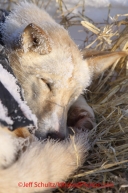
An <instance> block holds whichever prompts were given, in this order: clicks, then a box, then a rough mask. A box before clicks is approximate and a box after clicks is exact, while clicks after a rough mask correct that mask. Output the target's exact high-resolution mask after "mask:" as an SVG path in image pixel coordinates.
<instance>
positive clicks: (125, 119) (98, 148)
mask: <svg viewBox="0 0 128 193" xmlns="http://www.w3.org/2000/svg"><path fill="white" fill-rule="evenodd" d="M3 2H4V3H3V4H2V3H1V4H2V5H1V7H2V6H3V7H5V6H6V7H7V8H10V7H11V6H12V3H13V2H14V1H13V0H12V1H11V0H10V1H6V2H5V1H3ZM33 2H34V3H36V4H37V5H39V6H40V7H41V6H43V7H44V8H45V9H48V8H49V6H50V4H51V3H53V2H54V5H57V7H58V9H57V15H59V17H58V18H59V19H60V20H61V21H60V23H61V24H63V25H64V27H65V28H68V27H69V26H72V25H82V26H83V29H84V30H85V32H87V34H86V39H85V41H84V42H83V47H86V48H88V49H96V50H101V51H105V50H107V51H116V50H126V49H127V46H128V42H127V40H128V20H127V14H125V15H119V14H118V15H116V16H115V17H114V18H110V16H109V11H110V9H111V6H110V7H109V9H108V21H106V23H104V24H103V23H102V24H100V23H94V22H93V21H92V20H91V19H89V18H87V17H86V16H85V15H84V10H85V7H86V5H85V1H84V0H81V1H79V2H78V4H76V5H75V6H74V7H72V8H70V9H68V8H67V6H66V3H65V1H64V0H56V1H55V0H47V1H45V0H38V1H36V0H35V1H34V0H33ZM14 3H15V2H14ZM78 7H81V10H82V11H81V12H79V13H77V14H75V13H73V11H74V10H75V9H77V8H78ZM109 19H111V23H109ZM122 28H123V29H122ZM85 76H86V75H85ZM85 96H86V99H87V100H88V103H89V104H90V105H91V106H92V108H93V110H94V112H95V115H96V120H97V127H96V128H94V129H93V130H92V131H90V133H89V140H90V143H91V144H92V146H91V149H90V151H89V155H88V157H87V159H86V160H85V164H84V166H83V167H82V168H80V169H79V171H77V172H76V173H75V174H74V176H71V177H70V179H69V181H68V182H70V183H78V182H79V183H80V182H81V183H83V182H84V183H86V184H88V185H89V183H92V184H91V187H90V188H89V187H86V186H85V184H84V183H83V184H84V185H83V186H81V187H80V186H79V187H78V188H73V187H71V188H68V189H67V188H65V189H64V188H62V189H60V188H59V189H58V190H56V191H55V192H63V193H68V192H73V193H81V192H85V193H126V192H128V62H127V58H122V59H121V60H119V61H117V62H116V63H115V64H114V65H113V66H112V67H111V68H110V69H109V70H107V71H106V72H105V73H104V74H102V75H101V76H100V77H99V78H98V79H97V80H96V81H95V82H94V83H92V85H91V86H90V88H89V92H88V93H86V94H85ZM60 172H61V171H60ZM95 183H99V184H100V185H101V184H108V183H109V184H113V187H108V188H106V187H105V186H102V187H100V186H99V187H98V186H97V187H96V186H95V187H93V185H94V184H95Z"/></svg>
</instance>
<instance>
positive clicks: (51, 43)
mask: <svg viewBox="0 0 128 193" xmlns="http://www.w3.org/2000/svg"><path fill="white" fill-rule="evenodd" d="M57 30H58V31H57ZM57 30H55V29H54V30H53V31H52V30H50V31H48V32H45V31H44V30H42V29H41V28H40V27H38V26H36V25H35V24H29V25H28V26H27V27H26V28H25V29H24V31H23V33H22V35H21V36H19V37H18V38H17V39H14V41H13V44H12V48H11V52H10V55H9V58H10V63H11V66H12V68H13V71H14V73H15V75H16V77H17V78H18V80H19V82H20V84H21V86H22V88H23V89H24V96H25V99H26V101H27V103H28V105H29V107H30V108H31V110H32V111H33V113H35V114H36V116H37V118H38V126H39V130H38V132H37V135H38V136H39V137H41V136H43V138H45V137H47V136H48V135H49V134H50V133H56V135H57V137H58V138H64V137H66V136H67V135H68V130H67V128H66V123H67V112H68V110H69V108H70V106H71V105H72V104H73V102H74V101H75V100H76V99H77V98H78V96H79V95H80V94H81V93H82V91H83V89H84V88H87V86H89V84H90V82H91V79H92V75H93V74H97V73H101V72H102V71H103V70H104V69H105V68H107V67H108V66H109V65H110V64H112V63H113V62H114V61H115V60H116V59H118V58H120V57H121V56H122V55H123V54H124V53H123V54H122V55H121V54H120V53H119V54H113V53H110V54H106V53H105V54H99V53H97V52H96V53H95V52H94V53H93V52H92V54H90V53H89V54H87V52H85V53H83V54H84V55H85V60H84V59H83V58H82V55H81V53H80V51H79V50H78V48H77V47H76V45H75V44H74V42H73V41H72V40H71V38H70V37H69V35H68V33H67V32H66V31H65V30H64V29H63V28H60V29H57ZM93 55H94V56H93ZM124 55H126V53H125V54H124ZM103 63H104V65H102V64H103Z"/></svg>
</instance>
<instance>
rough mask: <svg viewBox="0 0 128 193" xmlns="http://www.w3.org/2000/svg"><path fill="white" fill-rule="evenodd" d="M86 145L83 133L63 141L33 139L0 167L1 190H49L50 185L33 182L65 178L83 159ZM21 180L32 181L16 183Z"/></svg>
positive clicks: (22, 192) (25, 192) (23, 192)
mask: <svg viewBox="0 0 128 193" xmlns="http://www.w3.org/2000/svg"><path fill="white" fill-rule="evenodd" d="M8 142H9V141H7V143H8ZM8 144H9V143H8ZM88 148H89V145H88V140H87V135H86V134H84V133H82V134H81V135H78V136H76V137H74V138H73V137H72V138H71V139H70V140H66V141H63V142H55V141H53V140H50V141H46V142H45V141H44V142H42V143H41V142H39V141H36V140H35V141H33V142H32V143H31V144H30V145H28V147H27V150H26V151H25V152H24V153H22V154H21V155H20V157H19V159H18V160H17V161H16V162H15V163H14V164H13V165H12V166H10V167H9V168H7V169H1V170H0V176H1V177H0V193H5V192H9V193H33V192H45V191H48V192H49V190H50V189H52V188H51V187H50V186H49V187H40V188H39V187H34V182H38V183H40V182H42V183H46V184H47V183H49V182H51V183H57V182H63V181H65V180H66V179H67V178H68V176H69V175H70V174H72V173H73V172H74V171H75V170H76V169H77V168H78V167H79V166H80V165H81V164H82V163H83V161H84V158H85V155H86V154H85V153H86V152H87V151H88ZM4 151H5V148H4ZM7 152H8V149H7ZM10 152H12V149H11V151H10ZM20 182H21V183H27V182H28V183H29V182H32V183H33V186H32V187H19V186H18V183H20Z"/></svg>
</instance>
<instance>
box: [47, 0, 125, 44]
mask: <svg viewBox="0 0 128 193" xmlns="http://www.w3.org/2000/svg"><path fill="white" fill-rule="evenodd" d="M56 2H58V0H56ZM63 2H64V4H65V6H66V7H67V9H68V10H71V9H72V8H74V10H73V12H72V13H73V14H75V15H78V16H80V13H82V7H83V2H84V6H85V10H84V15H85V18H86V19H88V18H89V19H91V20H92V21H94V22H95V23H105V22H106V21H107V20H108V19H109V22H110V23H111V19H110V18H109V17H108V13H109V15H110V17H112V18H113V17H114V16H115V15H117V14H127V13H128V0H70V1H69V0H63ZM46 4H47V3H45V0H44V5H46ZM76 5H78V6H77V7H76ZM63 7H64V6H63ZM75 7H76V8H75ZM57 9H58V3H56V6H55V1H51V3H50V4H49V6H48V7H47V9H46V10H47V11H48V12H49V13H50V15H52V16H53V17H54V18H55V19H56V20H57V21H60V20H59V18H60V12H59V13H58V14H56V10H57ZM63 11H64V13H65V12H67V10H66V9H63ZM124 18H125V17H120V19H124ZM68 31H69V33H70V36H71V37H72V39H73V40H74V41H75V43H76V44H77V45H81V44H82V42H83V41H84V40H85V38H86V33H85V31H84V28H83V27H82V26H71V27H69V28H68Z"/></svg>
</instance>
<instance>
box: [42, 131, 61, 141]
mask: <svg viewBox="0 0 128 193" xmlns="http://www.w3.org/2000/svg"><path fill="white" fill-rule="evenodd" d="M46 138H47V139H54V140H59V141H61V140H64V139H65V137H64V136H63V135H62V134H60V133H59V132H49V133H47V136H46Z"/></svg>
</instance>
